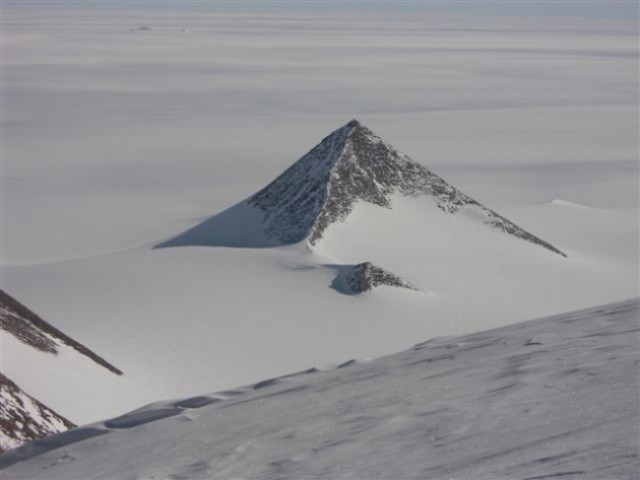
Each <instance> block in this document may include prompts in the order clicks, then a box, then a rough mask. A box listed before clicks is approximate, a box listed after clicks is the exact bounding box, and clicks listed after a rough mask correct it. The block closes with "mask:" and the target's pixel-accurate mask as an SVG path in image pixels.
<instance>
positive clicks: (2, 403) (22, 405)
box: [0, 373, 75, 452]
mask: <svg viewBox="0 0 640 480" xmlns="http://www.w3.org/2000/svg"><path fill="white" fill-rule="evenodd" d="M74 426H75V425H74V424H73V423H71V422H70V421H69V420H67V419H66V418H64V417H63V416H61V415H59V414H57V413H56V412H54V411H53V410H51V409H50V408H49V407H47V406H46V405H43V404H42V403H40V402H39V401H38V400H36V399H35V398H33V397H31V396H30V395H28V394H26V393H25V392H23V391H22V390H21V389H20V387H18V386H17V385H16V384H15V383H13V382H12V381H11V380H9V379H8V378H7V377H5V376H4V375H2V374H1V373H0V427H1V428H0V452H6V451H7V450H11V449H13V448H16V447H19V446H20V445H22V444H23V443H26V442H30V441H32V440H36V439H38V438H41V437H46V436H48V435H53V434H55V433H60V432H64V431H65V430H68V429H70V428H73V427H74Z"/></svg>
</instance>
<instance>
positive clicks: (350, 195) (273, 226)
mask: <svg viewBox="0 0 640 480" xmlns="http://www.w3.org/2000/svg"><path fill="white" fill-rule="evenodd" d="M392 194H401V195H404V196H409V197H417V196H430V197H433V198H434V200H435V201H436V204H437V205H438V207H439V208H440V209H441V210H442V211H443V212H445V213H448V214H455V213H457V212H459V211H460V210H461V209H462V208H463V207H465V206H467V205H473V206H475V207H477V208H478V209H480V211H481V214H482V215H484V217H485V223H486V224H487V225H489V226H492V227H495V228H498V229H500V230H502V231H503V232H505V233H507V234H510V235H513V236H515V237H518V238H521V239H523V240H526V241H528V242H531V243H534V244H536V245H539V246H542V247H544V248H546V249H548V250H551V251H552V252H554V253H557V254H560V255H563V256H566V255H564V253H562V252H561V251H560V250H558V249H557V248H555V247H554V246H552V245H550V244H549V243H547V242H545V241H543V240H541V239H539V238H538V237H536V236H534V235H532V234H530V233H529V232H527V231H525V230H523V229H522V228H520V227H518V226H517V225H515V224H513V223H512V222H510V221H509V220H507V219H506V218H504V217H502V216H500V215H498V214H497V213H496V212H494V211H492V210H489V209H488V208H486V207H484V206H483V205H481V204H479V203H478V202H476V201H475V200H473V199H472V198H470V197H468V196H467V195H465V194H464V193H462V192H460V191H458V190H456V189H455V188H454V187H452V186H451V185H449V184H448V183H447V182H445V181H444V180H443V179H442V178H440V177H438V176H437V175H435V174H434V173H432V172H430V171H429V170H428V169H426V168H425V167H423V166H422V165H420V164H419V163H416V162H414V161H413V160H411V159H410V158H409V157H408V156H406V155H404V154H403V153H401V152H399V151H397V150H395V149H394V148H393V147H392V146H391V145H389V144H387V143H385V142H383V141H382V140H381V139H380V138H379V137H378V136H376V135H375V134H374V133H373V132H372V131H371V130H369V129H368V128H366V127H365V126H363V125H361V124H360V123H359V122H358V121H357V120H352V121H351V122H349V123H347V124H346V125H345V126H344V127H342V128H340V129H338V130H336V131H335V132H333V133H332V134H331V135H329V136H328V137H326V138H325V139H324V140H322V142H320V143H319V144H318V145H317V146H316V147H314V148H313V149H312V150H311V151H310V152H309V153H307V154H306V155H305V156H303V157H302V158H301V159H300V160H298V161H297V162H296V163H294V164H293V165H292V166H291V167H289V168H288V169H287V170H286V171H285V172H284V173H283V174H282V175H280V176H279V177H278V178H276V179H275V180H274V181H273V182H271V183H270V184H269V185H267V186H266V187H265V188H264V189H262V190H261V191H259V192H258V193H257V194H255V195H254V196H253V197H251V198H250V199H249V200H248V203H249V204H250V205H253V206H254V207H257V208H259V209H260V210H261V211H262V212H263V213H264V220H263V224H264V226H265V231H266V233H267V235H269V236H271V237H273V238H276V239H277V240H278V241H280V242H282V243H284V244H289V243H295V242H299V241H301V240H304V239H305V238H308V240H309V243H310V244H311V245H314V244H316V243H317V242H318V241H319V240H320V239H321V238H322V236H323V234H324V233H325V231H326V230H327V228H329V227H330V226H331V225H332V224H334V223H336V222H342V221H344V220H345V219H346V218H347V217H348V215H349V214H350V213H351V211H352V210H353V207H354V205H355V204H356V202H359V201H363V202H367V203H371V204H374V205H378V206H380V207H383V208H391V195H392Z"/></svg>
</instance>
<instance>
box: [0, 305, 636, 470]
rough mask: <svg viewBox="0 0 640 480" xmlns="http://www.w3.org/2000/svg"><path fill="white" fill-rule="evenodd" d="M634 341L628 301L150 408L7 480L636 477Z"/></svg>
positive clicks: (15, 455) (21, 464)
mask: <svg viewBox="0 0 640 480" xmlns="http://www.w3.org/2000/svg"><path fill="white" fill-rule="evenodd" d="M639 332H640V324H639V308H638V300H630V301H625V302H620V303H616V304H609V305H605V306H600V307H597V308H593V309H590V310H584V311H578V312H571V313H566V314H561V315H557V316H554V317H550V318H545V319H540V320H533V321H528V322H524V323H519V324H514V325H509V326H507V327H503V328H500V329H496V330H490V331H485V332H480V333H473V334H469V335H464V336H461V337H451V336H449V337H444V338H435V339H432V340H430V341H426V342H423V343H420V344H417V345H415V346H414V347H413V348H411V349H409V350H406V351H403V352H401V353H398V354H394V355H391V356H387V357H382V358H378V359H375V360H372V361H368V362H364V363H362V362H348V363H345V364H344V366H343V367H342V368H335V369H331V370H326V371H317V370H309V371H306V372H300V373H298V374H296V375H291V376H287V377H282V378H275V379H270V380H268V381H264V382H260V383H258V384H255V385H248V386H246V387H242V388H237V389H234V390H232V391H227V392H220V393H218V394H211V395H200V396H199V397H196V398H192V399H183V400H169V401H164V402H156V403H154V404H152V405H149V406H147V407H145V408H142V409H140V410H138V411H136V412H132V413H130V414H128V415H125V416H121V417H119V418H117V419H114V420H110V421H106V422H101V423H96V424H93V425H88V426H86V427H81V428H79V429H77V430H75V431H71V432H69V433H67V434H63V435H59V436H54V437H50V438H48V439H44V440H40V441H38V442H34V443H32V444H30V445H27V446H25V447H22V448H20V449H18V450H15V451H13V452H10V453H8V454H5V455H3V456H1V457H0V464H2V465H4V466H5V467H8V468H6V469H5V470H4V471H3V478H6V479H7V480H10V479H36V478H86V479H90V478H96V479H98V478H136V479H142V478H182V479H192V478H193V479H195V478H265V479H268V478H380V479H388V478H406V479H410V478H434V479H436V478H437V479H439V478H456V479H467V478H468V479H474V480H481V479H495V478H526V479H530V480H532V479H542V478H556V477H563V478H565V477H566V478H579V479H602V478H612V479H613V478H620V479H622V478H635V477H636V476H637V475H638V474H639V473H640V463H639V462H638V447H639V446H640V445H639V441H638V438H639V434H640V430H639V426H638V422H637V415H638V412H639V410H640V398H639V397H640V395H639V393H638V392H639V391H640V390H639V389H640V384H639V377H638V375H637V366H638V363H640V353H639V352H640V335H639ZM96 435H99V436H98V437H95V436H96ZM92 437H94V438H92ZM9 465H13V466H9Z"/></svg>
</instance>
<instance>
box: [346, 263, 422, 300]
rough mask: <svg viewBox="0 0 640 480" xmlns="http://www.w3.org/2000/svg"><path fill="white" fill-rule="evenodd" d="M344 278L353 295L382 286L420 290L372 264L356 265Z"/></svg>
mask: <svg viewBox="0 0 640 480" xmlns="http://www.w3.org/2000/svg"><path fill="white" fill-rule="evenodd" d="M344 278H345V280H346V283H347V285H348V287H349V290H350V291H351V293H353V294H358V293H364V292H368V291H369V290H372V289H374V288H375V287H379V286H381V285H386V286H389V287H401V288H408V289H410V290H418V288H417V287H416V286H415V285H412V284H411V283H409V282H407V281H405V280H403V279H402V278H400V277H398V276H397V275H394V274H393V273H391V272H389V271H387V270H385V269H384V268H381V267H377V266H376V265H373V264H372V263H370V262H365V263H360V264H358V265H354V266H353V267H351V268H350V269H349V270H348V271H346V272H345V273H344Z"/></svg>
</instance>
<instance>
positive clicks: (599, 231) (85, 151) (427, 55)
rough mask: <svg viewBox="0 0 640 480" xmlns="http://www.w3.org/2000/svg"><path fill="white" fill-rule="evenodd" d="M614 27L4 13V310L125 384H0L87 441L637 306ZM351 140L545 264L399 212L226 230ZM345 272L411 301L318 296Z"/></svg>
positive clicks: (630, 167)
mask: <svg viewBox="0 0 640 480" xmlns="http://www.w3.org/2000/svg"><path fill="white" fill-rule="evenodd" d="M52 5H53V4H52ZM319 19H321V21H319ZM146 24H148V25H152V27H153V31H152V32H146V33H144V34H140V35H134V34H131V32H129V28H130V27H132V26H133V27H135V26H138V25H146ZM636 27H637V26H636V25H635V22H633V21H629V22H626V21H615V22H614V21H605V20H597V21H596V20H594V22H593V23H589V24H587V23H584V22H582V21H575V20H572V19H564V20H556V21H555V22H549V21H548V20H547V19H544V20H542V19H540V20H535V19H529V20H522V19H520V20H517V21H513V22H510V23H509V25H508V28H506V27H505V25H504V23H503V22H499V21H494V20H492V19H491V18H484V19H480V18H477V17H476V18H473V19H465V18H448V19H447V18H436V17H433V18H424V17H420V16H406V17H399V18H393V19H391V18H387V17H386V16H385V17H378V18H376V17H369V16H366V15H346V16H345V15H337V16H331V15H326V16H325V15H321V16H314V15H308V16H307V15H287V14H282V15H280V14H279V15H268V14H248V13H245V14H241V13H235V14H229V13H220V12H211V11H208V12H200V11H198V12H193V11H180V12H177V11H166V10H164V11H163V10H162V8H160V7H153V8H152V7H149V8H145V9H144V11H132V10H130V9H128V7H126V6H123V5H122V6H119V7H118V8H116V7H115V6H110V7H109V8H106V9H101V7H100V6H99V5H96V6H95V7H94V8H92V9H87V10H83V9H80V8H75V9H73V8H67V7H64V6H60V7H57V6H49V7H47V8H44V7H41V8H38V9H35V8H30V7H28V6H20V5H17V4H16V2H14V3H13V4H10V5H6V6H4V7H3V58H2V70H3V119H2V120H3V125H2V129H3V146H2V154H3V165H2V168H3V172H2V173H3V175H2V177H3V178H2V191H3V198H2V222H3V225H2V227H3V228H2V250H1V254H2V258H1V263H2V288H3V289H6V290H7V291H8V292H9V293H10V294H12V295H15V296H16V297H17V298H19V299H20V300H21V301H23V302H24V303H25V304H26V305H27V306H28V307H29V308H32V309H34V310H35V311H37V312H38V313H40V314H41V315H42V316H43V317H44V318H45V319H47V320H48V321H50V322H51V323H52V324H54V325H55V326H56V327H58V328H60V329H61V330H63V331H64V332H65V333H67V334H69V335H70V336H72V337H73V338H75V339H77V340H79V341H80V342H82V343H83V344H85V345H87V346H88V347H90V348H92V349H95V351H97V352H99V353H100V355H102V356H104V358H106V359H107V360H109V361H111V362H113V363H114V364H116V365H117V366H118V367H119V368H121V369H122V370H123V371H124V376H123V377H122V378H116V377H115V376H113V375H111V374H109V373H108V372H101V373H100V374H95V371H94V370H92V369H91V368H89V367H88V366H82V365H80V364H79V363H80V362H79V361H76V360H77V357H74V356H73V355H74V354H73V352H69V351H66V350H65V351H63V352H61V355H60V358H59V359H57V360H56V363H59V366H56V364H54V363H52V362H50V360H51V358H50V357H48V356H46V355H44V354H41V353H37V354H33V352H29V351H26V350H22V348H23V346H21V345H19V344H18V343H13V339H11V338H10V337H7V339H5V338H3V340H2V342H3V344H2V348H3V356H4V357H3V367H2V368H3V372H5V369H6V372H7V374H10V375H9V376H11V377H12V378H13V379H14V380H15V381H16V382H17V383H18V384H20V385H23V384H24V385H25V390H27V391H29V392H30V393H33V394H34V396H35V397H36V398H38V399H39V400H41V401H43V402H44V403H46V404H47V405H49V406H50V407H51V408H53V409H54V410H56V411H59V412H60V413H61V414H63V415H65V416H67V417H68V418H69V419H70V420H72V421H75V422H80V423H86V422H89V421H97V420H100V419H102V418H107V417H113V416H116V415H119V414H121V413H122V412H123V411H127V410H131V409H134V408H136V407H139V406H140V405H143V404H145V403H148V402H151V401H154V400H157V399H158V398H169V397H189V396H198V395H200V394H201V393H202V392H204V391H210V390H220V389H225V388H231V387H233V386H235V385H239V384H248V383H251V382H257V381H259V380H260V379H263V378H268V377H274V376H276V375H280V374H283V373H286V372H288V371H291V370H295V369H302V368H305V366H308V365H319V366H322V365H325V364H332V363H333V364H336V363H340V362H343V361H344V359H349V358H361V357H370V356H378V355H381V354H388V353H393V352H397V351H399V350H401V349H403V348H407V347H408V346H409V345H411V344H413V343H415V341H416V340H417V339H420V338H429V337H432V336H436V335H454V334H462V333H465V332H472V331H477V330H480V329H483V328H491V327H496V326H501V325H507V324H510V323H513V322H515V321H519V320H525V319H528V318H533V317H537V316H543V315H549V314H554V313H558V312H560V311H568V310H572V309H576V308H583V307H587V306H591V305H595V304H599V303H604V302H612V301H617V300H622V299H625V298H629V297H631V296H634V295H637V292H638V288H639V281H638V272H637V265H638V208H637V207H638V201H637V199H638V185H637V174H638V167H637V150H638V137H637V131H638V128H637V126H638V125H637V121H638V120H637V105H636V103H637V81H636V80H637V64H636V63H637V62H636V57H637V28H636ZM180 28H188V29H189V31H191V32H193V33H194V34H193V35H184V34H182V32H180ZM372 79H375V82H373V81H372ZM353 117H356V118H358V119H360V120H361V121H362V122H363V123H364V124H366V125H367V126H369V127H371V129H372V130H373V131H375V132H377V133H378V134H380V136H381V137H382V138H384V139H385V141H388V142H389V143H391V144H393V145H395V146H397V147H398V148H401V149H402V150H403V151H405V152H407V154H409V155H410V156H411V158H413V159H414V160H415V161H417V162H418V163H420V164H421V165H423V166H424V167H425V168H429V169H431V170H433V171H434V172H435V173H437V174H438V175H441V176H442V177H443V178H445V179H446V180H447V181H448V182H449V183H450V184H451V185H454V186H455V187H456V188H459V189H460V190H461V191H464V192H465V193H466V194H468V195H469V196H471V197H472V198H475V199H477V200H478V201H480V202H482V204H484V205H487V206H488V207H490V208H491V209H493V210H495V211H497V212H499V213H500V214H501V215H504V216H505V217H506V218H509V219H510V220H512V221H513V222H514V223H516V224H517V225H520V226H521V227H522V228H524V229H525V230H527V231H530V232H532V233H533V234H535V235H536V236H539V238H541V239H543V240H545V241H548V242H549V243H551V244H552V245H555V246H557V247H558V248H559V249H561V250H562V251H563V252H565V253H567V255H568V258H566V259H565V258H562V257H560V256H559V255H554V254H552V253H551V252H548V251H546V250H545V249H541V248H537V249H532V247H535V246H532V245H530V244H527V243H526V242H521V241H518V240H517V239H511V238H509V236H507V235H504V233H502V232H500V231H497V230H495V229H490V228H486V226H484V225H483V224H482V222H483V221H484V220H483V218H482V215H480V214H479V215H474V213H480V212H477V211H476V212H473V211H472V210H468V211H466V212H460V214H457V215H455V216H448V217H447V216H443V215H441V213H442V212H441V211H440V210H439V209H438V208H437V206H435V205H433V204H429V203H428V202H427V201H425V200H424V199H411V198H402V197H397V198H396V197H393V198H390V201H391V203H392V207H393V208H392V209H391V210H385V209H380V208H377V207H373V206H372V205H367V204H364V203H363V204H356V205H355V206H354V208H353V211H352V212H351V213H350V214H349V216H348V218H347V219H346V221H345V222H344V223H340V224H336V225H333V226H332V227H331V228H330V229H328V230H327V235H326V236H325V237H323V239H322V240H321V241H320V242H318V244H317V250H316V251H314V252H310V251H309V250H308V249H307V247H306V245H304V244H295V245H291V246H286V247H282V246H276V245H274V243H275V242H274V241H273V238H269V237H264V236H262V233H261V232H262V231H261V230H260V229H257V228H253V227H256V225H257V222H255V221H253V220H255V219H256V217H255V211H254V210H255V209H253V210H251V209H248V208H245V207H234V205H238V202H239V201H241V200H242V199H245V198H250V196H251V195H253V194H255V193H256V192H258V191H259V190H260V189H261V188H263V187H264V186H265V185H267V184H268V182H269V181H271V180H272V179H273V178H275V177H276V176H277V175H279V174H280V173H281V172H283V171H284V170H285V169H286V168H287V167H289V166H290V165H291V164H292V163H293V162H294V161H295V160H296V159H297V158H300V156H301V154H303V153H304V152H306V151H308V150H309V148H310V147H312V146H313V145H315V144H317V142H318V141H319V140H320V138H321V137H322V136H323V135H326V134H327V133H329V132H331V131H332V130H334V129H336V128H337V127H339V126H340V125H343V124H344V123H345V122H346V121H348V120H349V119H350V118H353ZM549 198H560V199H563V200H566V201H570V202H575V203H581V204H585V205H589V206H592V207H594V208H593V209H578V208H565V207H563V206H559V205H544V204H541V203H540V202H542V201H546V200H548V199H549ZM241 205H242V202H241ZM218 212H224V213H222V214H220V215H216V214H217V213H218ZM436 213H437V214H438V215H436ZM212 215H213V217H212ZM252 215H253V218H250V217H252ZM207 219H210V220H209V221H207ZM416 219H424V221H420V220H416ZM203 222H205V223H203ZM197 225H200V227H197ZM194 227H195V228H194ZM190 229H193V230H190ZM187 230H189V231H190V232H191V233H190V234H189V235H187V236H184V237H182V240H184V241H182V242H181V246H180V247H179V248H158V249H154V248H153V246H155V245H158V244H159V243H162V242H165V241H167V240H170V239H175V236H176V234H178V233H179V232H184V231H187ZM177 244H178V243H174V245H177ZM165 246H168V245H165ZM230 247H234V248H230ZM534 250H539V251H535V252H534ZM363 262H371V263H373V264H374V265H379V266H382V267H384V268H385V269H388V271H390V272H391V273H393V274H394V275H397V276H399V277H401V278H403V279H405V280H406V281H409V282H411V283H412V284H415V285H418V286H419V287H421V289H422V291H420V292H416V291H409V290H406V289H400V288H387V287H380V288H377V289H375V290H374V291H372V292H369V293H367V294H365V295H342V294H340V293H339V292H338V291H336V290H335V289H333V288H331V286H332V284H333V282H334V281H335V280H336V276H337V275H338V272H337V271H336V266H345V265H347V266H350V265H357V264H360V263H363ZM5 352H6V353H5ZM61 365H64V367H65V368H59V367H60V366H61ZM27 384H28V385H29V387H28V388H27ZM62 385H64V386H65V387H64V388H62V387H61V386H62ZM152 424H153V422H152V423H150V424H148V425H152Z"/></svg>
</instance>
